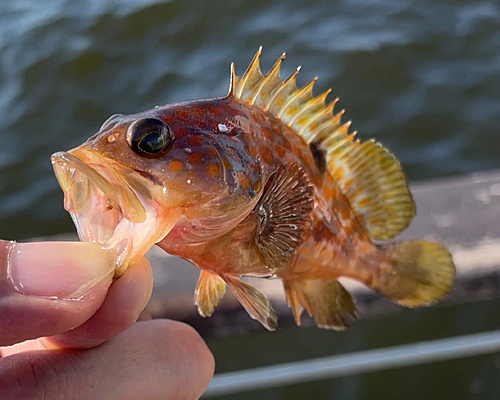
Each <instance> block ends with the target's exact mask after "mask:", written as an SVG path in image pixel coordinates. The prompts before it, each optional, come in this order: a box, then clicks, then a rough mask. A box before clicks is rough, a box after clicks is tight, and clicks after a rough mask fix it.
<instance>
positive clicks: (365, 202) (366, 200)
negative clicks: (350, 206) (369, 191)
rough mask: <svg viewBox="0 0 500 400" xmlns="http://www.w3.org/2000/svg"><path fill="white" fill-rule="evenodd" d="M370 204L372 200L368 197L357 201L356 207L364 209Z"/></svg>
mask: <svg viewBox="0 0 500 400" xmlns="http://www.w3.org/2000/svg"><path fill="white" fill-rule="evenodd" d="M371 202H372V199H370V198H369V197H365V198H363V199H361V200H360V201H359V203H358V205H359V206H360V207H363V208H364V207H368V206H369V205H370V204H371Z"/></svg>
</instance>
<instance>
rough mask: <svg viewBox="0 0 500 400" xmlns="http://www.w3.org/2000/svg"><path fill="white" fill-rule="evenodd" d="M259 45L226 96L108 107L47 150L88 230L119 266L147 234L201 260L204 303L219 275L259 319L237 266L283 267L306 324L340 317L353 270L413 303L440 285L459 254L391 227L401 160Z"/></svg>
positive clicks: (212, 299)
mask: <svg viewBox="0 0 500 400" xmlns="http://www.w3.org/2000/svg"><path fill="white" fill-rule="evenodd" d="M259 57H260V50H259V51H258V52H257V54H256V56H255V57H254V59H253V61H252V63H251V64H250V66H249V68H248V69H247V71H246V72H245V74H243V75H242V76H241V77H238V76H237V75H236V73H235V71H234V66H232V68H231V72H232V73H231V87H230V91H229V94H228V96H226V97H223V98H216V99H209V100H198V101H192V102H186V103H180V104H174V105H168V106H162V107H155V108H154V109H152V110H149V111H146V112H143V113H139V114H134V115H128V116H125V115H115V116H113V117H111V118H110V119H108V121H106V122H105V123H104V124H103V126H102V127H101V129H100V130H99V132H98V133H97V134H95V135H94V136H92V137H91V138H90V139H89V140H88V141H87V142H85V143H84V144H82V145H81V146H79V147H78V148H76V149H73V150H71V151H69V152H67V153H66V152H62V153H56V154H55V155H53V157H52V162H53V165H54V170H55V173H56V176H57V178H58V180H59V183H60V184H61V187H62V189H63V191H64V193H65V208H66V209H67V210H68V211H69V212H70V213H71V215H72V217H73V219H74V221H75V224H76V226H77V229H78V232H79V235H80V238H81V239H82V240H87V241H94V242H99V243H101V244H102V245H103V246H104V247H106V248H111V249H114V250H115V251H116V253H117V273H116V274H117V276H120V275H121V274H122V273H123V272H124V270H125V269H126V268H127V266H128V265H129V264H131V263H133V262H135V261H136V260H137V259H138V258H140V257H142V256H143V255H144V254H145V252H146V251H147V250H148V249H149V248H150V247H151V246H152V245H154V244H157V245H158V246H159V247H161V248H162V249H164V250H165V251H167V252H168V253H170V254H173V255H177V256H180V257H183V258H185V259H187V260H189V261H191V262H192V263H193V264H195V265H196V266H197V267H198V268H200V269H201V273H200V278H199V280H198V284H197V287H196V291H195V303H196V305H197V306H198V310H199V312H200V314H201V315H202V316H210V315H211V314H212V313H213V312H214V310H215V307H216V306H217V304H218V302H219V299H220V298H221V297H222V296H223V295H224V292H225V288H226V285H228V286H230V288H231V289H232V290H233V292H234V294H235V295H236V297H237V298H238V300H239V301H240V302H241V304H242V305H243V307H244V308H245V309H246V310H247V312H248V313H249V314H250V316H251V317H252V318H254V319H257V320H259V321H260V322H261V323H262V324H263V325H264V326H265V327H266V328H268V329H270V330H273V329H275V328H276V326H277V319H276V315H275V313H274V311H273V309H272V306H271V304H270V302H269V300H268V299H267V297H266V296H265V295H263V294H262V293H260V292H259V291H257V290H256V289H255V288H253V287H252V286H250V285H248V284H247V283H245V282H243V281H241V280H240V277H241V276H257V277H265V278H270V277H277V278H280V279H282V281H283V284H284V289H285V293H286V298H287V302H288V304H289V305H290V307H291V308H292V310H293V313H294V317H295V320H296V322H297V324H299V325H300V318H301V312H302V310H303V309H304V308H305V309H306V310H307V312H308V313H309V314H310V315H311V316H313V318H314V319H315V321H316V323H317V325H318V326H320V327H324V328H330V329H344V328H345V327H347V326H348V323H349V319H350V317H351V316H355V306H354V303H353V301H352V298H351V296H350V294H349V293H348V292H347V290H346V289H345V288H343V286H342V285H341V284H340V283H339V282H338V278H340V277H349V278H353V279H356V280H358V281H360V282H362V283H364V284H365V285H367V286H368V287H370V288H373V289H374V290H376V291H378V292H380V293H381V294H382V295H385V296H387V297H388V298H390V299H392V300H393V301H395V302H397V303H399V304H402V305H406V306H409V307H414V306H419V305H425V304H428V303H431V302H433V301H435V300H437V299H439V298H441V297H443V296H444V295H446V294H447V293H448V292H449V291H450V289H451V287H452V283H453V279H454V273H455V268H454V265H453V261H452V259H451V256H450V254H449V252H448V251H447V250H446V249H445V248H444V247H443V246H441V245H439V244H435V243H430V242H423V241H417V242H401V243H394V244H385V245H380V244H375V242H377V243H378V242H380V241H387V240H389V239H392V238H393V237H394V236H396V235H397V234H398V233H399V232H401V231H402V230H403V229H404V228H405V227H406V226H407V225H408V224H409V222H410V221H411V219H412V218H413V216H414V213H415V205H414V202H413V199H412V197H411V193H410V191H409V189H408V185H407V183H406V180H405V177H404V174H403V171H402V169H401V166H400V164H399V163H398V161H397V160H396V159H395V158H394V156H392V154H390V153H389V152H388V151H387V150H386V149H384V148H383V147H382V146H381V145H379V144H378V143H376V142H375V141H373V140H368V141H365V142H360V141H359V140H358V139H356V138H355V135H356V132H354V133H349V126H350V123H345V124H342V123H341V116H342V114H343V111H341V112H338V113H336V114H335V113H333V108H334V106H335V104H336V102H337V100H334V101H333V102H331V103H329V104H326V103H325V101H326V97H327V95H328V93H329V91H327V92H325V93H323V94H321V95H319V96H316V97H314V96H313V94H312V89H313V85H314V82H315V79H314V80H313V81H311V82H310V83H309V84H307V85H306V86H304V87H303V88H300V89H299V88H297V87H296V83H295V78H296V75H297V73H298V70H297V71H295V72H294V73H293V74H292V75H291V76H290V77H289V78H288V79H286V80H284V81H282V80H281V78H280V76H279V71H280V66H281V63H282V61H283V59H284V55H283V56H282V57H280V59H279V60H278V61H277V62H276V64H275V65H274V66H273V67H272V68H271V70H270V71H269V73H268V74H266V75H263V74H262V73H261V72H260V66H259Z"/></svg>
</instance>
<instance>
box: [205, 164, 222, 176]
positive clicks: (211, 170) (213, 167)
mask: <svg viewBox="0 0 500 400" xmlns="http://www.w3.org/2000/svg"><path fill="white" fill-rule="evenodd" d="M206 173H207V175H208V176H211V177H212V178H215V177H217V176H219V175H220V173H221V170H220V165H219V164H218V163H214V162H211V163H210V164H208V166H207V169H206Z"/></svg>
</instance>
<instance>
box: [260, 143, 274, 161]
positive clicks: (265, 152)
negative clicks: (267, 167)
mask: <svg viewBox="0 0 500 400" xmlns="http://www.w3.org/2000/svg"><path fill="white" fill-rule="evenodd" d="M260 155H261V157H262V160H264V162H265V163H267V164H272V163H273V162H274V156H273V153H272V152H271V150H269V148H267V147H265V146H262V147H261V148H260Z"/></svg>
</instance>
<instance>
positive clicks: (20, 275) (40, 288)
mask: <svg viewBox="0 0 500 400" xmlns="http://www.w3.org/2000/svg"><path fill="white" fill-rule="evenodd" d="M114 258H115V255H114V254H113V252H111V251H109V250H104V249H102V248H101V246H100V245H98V244H95V243H86V242H35V243H12V248H11V250H10V256H9V262H8V270H7V274H8V278H9V279H10V281H11V283H12V285H13V286H14V289H15V290H17V291H18V292H20V293H23V294H28V295H34V296H44V297H55V298H61V299H78V298H80V297H81V296H82V295H83V294H85V293H86V292H88V291H89V290H90V289H91V288H92V287H94V286H95V285H96V284H97V283H98V282H100V281H102V280H103V279H109V282H110V283H111V280H112V276H113V273H114V266H115V260H114Z"/></svg>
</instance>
